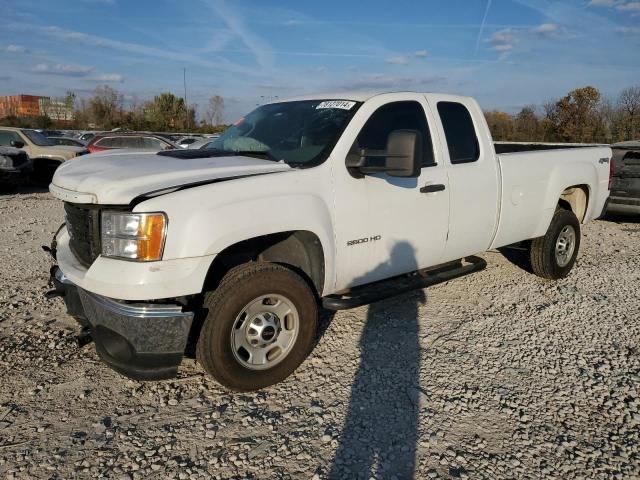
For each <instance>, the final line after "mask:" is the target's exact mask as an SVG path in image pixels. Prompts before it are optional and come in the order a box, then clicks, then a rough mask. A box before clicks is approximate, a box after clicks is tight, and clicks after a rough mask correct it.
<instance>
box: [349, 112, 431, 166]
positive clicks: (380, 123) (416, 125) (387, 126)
mask: <svg viewBox="0 0 640 480" xmlns="http://www.w3.org/2000/svg"><path fill="white" fill-rule="evenodd" d="M394 130H417V131H419V132H420V133H421V134H422V139H423V148H422V160H421V162H420V165H421V166H423V167H429V166H432V165H435V164H436V162H435V158H434V155H433V145H432V143H431V135H430V133H429V127H428V125H427V117H426V116H425V113H424V109H423V108H422V105H420V104H419V103H418V102H415V101H404V102H393V103H388V104H386V105H383V106H382V107H380V108H378V110H376V111H375V112H374V113H373V115H371V116H370V117H369V120H367V123H365V125H364V127H363V128H362V130H361V131H360V134H359V135H358V138H357V139H356V142H355V143H354V145H353V148H354V149H362V148H364V149H367V150H379V151H380V150H386V148H387V139H388V138H389V134H390V133H391V132H392V131H394ZM376 162H384V159H382V158H375V157H370V158H369V164H373V165H375V164H376Z"/></svg>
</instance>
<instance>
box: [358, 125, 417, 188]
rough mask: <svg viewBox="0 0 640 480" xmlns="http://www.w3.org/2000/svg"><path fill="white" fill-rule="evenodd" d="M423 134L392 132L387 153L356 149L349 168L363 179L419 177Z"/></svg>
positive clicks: (414, 131) (388, 138) (401, 131)
mask: <svg viewBox="0 0 640 480" xmlns="http://www.w3.org/2000/svg"><path fill="white" fill-rule="evenodd" d="M422 143H423V139H422V134H421V133H420V132H419V131H417V130H393V131H392V132H390V133H389V136H388V137H387V148H386V149H385V150H374V149H370V148H353V149H352V150H351V152H349V154H348V155H347V158H346V166H347V168H348V169H349V170H350V171H351V173H352V174H356V176H359V177H361V176H362V175H365V174H368V173H386V174H387V175H389V176H390V177H419V176H420V167H421V165H420V159H421V158H422Z"/></svg>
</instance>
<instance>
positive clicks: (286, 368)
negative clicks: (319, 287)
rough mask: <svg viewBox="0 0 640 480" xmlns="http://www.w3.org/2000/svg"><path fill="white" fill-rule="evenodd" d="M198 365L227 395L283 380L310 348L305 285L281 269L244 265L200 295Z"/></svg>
mask: <svg viewBox="0 0 640 480" xmlns="http://www.w3.org/2000/svg"><path fill="white" fill-rule="evenodd" d="M204 307H205V308H206V309H207V310H208V312H207V317H206V319H205V321H204V324H203V326H202V330H201V332H200V338H199V339H198V344H197V348H196V356H197V359H198V362H200V364H201V365H202V366H203V368H204V369H205V370H206V371H207V373H209V374H210V375H211V376H213V377H214V378H215V379H216V380H218V381H219V382H220V383H221V384H223V385H225V386H226V387H229V388H231V389H232V390H238V391H249V390H257V389H260V388H264V387H266V386H269V385H272V384H274V383H277V382H280V381H282V380H284V379H285V378H286V377H288V376H289V375H290V374H291V373H292V372H293V371H294V370H295V369H296V368H297V367H298V366H299V365H300V364H301V363H302V362H303V361H304V359H305V358H306V357H307V355H308V354H309V352H310V351H311V348H312V345H313V339H314V336H315V332H316V324H317V306H316V300H315V296H314V294H313V292H312V291H311V288H310V287H309V285H308V284H307V283H306V282H305V280H304V279H303V278H302V277H301V276H300V275H298V274H297V273H295V272H293V271H292V270H290V269H288V268H285V267H283V266H281V265H278V264H275V263H268V262H258V263H249V264H245V265H241V266H239V267H236V268H234V269H232V270H231V271H229V273H227V274H226V275H225V277H224V278H223V279H222V282H221V283H220V285H219V286H218V288H217V289H216V290H215V291H214V292H210V293H208V294H206V296H205V299H204Z"/></svg>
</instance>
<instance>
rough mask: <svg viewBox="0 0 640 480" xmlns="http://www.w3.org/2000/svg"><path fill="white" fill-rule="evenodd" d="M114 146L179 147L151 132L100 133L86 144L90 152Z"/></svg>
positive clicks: (154, 148)
mask: <svg viewBox="0 0 640 480" xmlns="http://www.w3.org/2000/svg"><path fill="white" fill-rule="evenodd" d="M116 148H135V149H138V150H156V151H159V150H173V149H176V148H179V147H178V146H177V145H176V144H175V143H172V142H170V141H169V140H167V139H165V138H162V137H161V136H159V135H154V134H151V133H120V132H114V133H101V134H99V135H96V136H95V137H93V138H92V139H91V141H90V142H89V143H88V144H87V149H88V150H89V152H91V153H96V152H102V151H104V150H112V149H116Z"/></svg>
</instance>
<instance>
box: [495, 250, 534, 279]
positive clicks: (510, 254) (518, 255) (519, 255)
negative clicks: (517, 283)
mask: <svg viewBox="0 0 640 480" xmlns="http://www.w3.org/2000/svg"><path fill="white" fill-rule="evenodd" d="M498 251H499V252H500V253H501V254H502V256H503V257H504V258H506V259H507V260H508V261H509V262H511V263H512V264H513V265H515V266H516V267H518V268H520V269H522V270H524V271H525V272H527V273H530V274H532V275H533V269H532V268H531V257H530V254H529V246H528V244H527V243H526V242H522V244H518V245H508V246H506V247H501V248H499V249H498Z"/></svg>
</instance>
